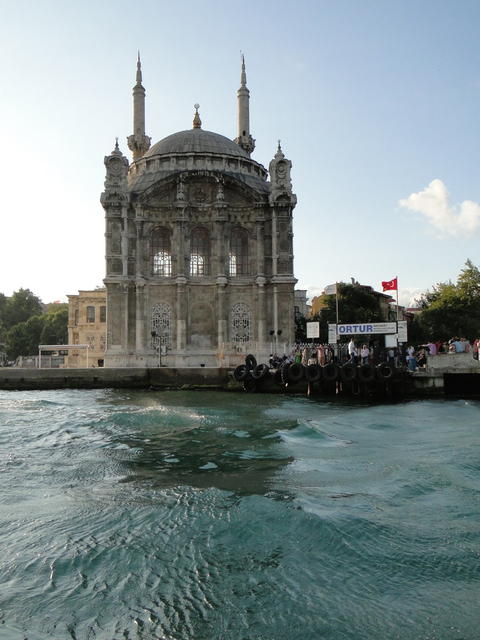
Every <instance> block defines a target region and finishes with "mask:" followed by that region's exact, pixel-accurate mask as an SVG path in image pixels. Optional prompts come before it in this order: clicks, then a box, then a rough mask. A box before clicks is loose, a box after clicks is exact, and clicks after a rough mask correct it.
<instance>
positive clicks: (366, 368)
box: [358, 364, 375, 382]
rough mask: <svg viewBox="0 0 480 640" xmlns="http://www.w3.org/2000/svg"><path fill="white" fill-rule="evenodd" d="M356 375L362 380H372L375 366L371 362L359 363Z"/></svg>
mask: <svg viewBox="0 0 480 640" xmlns="http://www.w3.org/2000/svg"><path fill="white" fill-rule="evenodd" d="M358 377H359V379H360V380H361V381H362V382H372V380H375V368H374V367H373V366H372V365H371V364H362V365H360V367H359V368H358Z"/></svg>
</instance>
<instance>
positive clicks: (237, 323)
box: [230, 302, 251, 342]
mask: <svg viewBox="0 0 480 640" xmlns="http://www.w3.org/2000/svg"><path fill="white" fill-rule="evenodd" d="M250 327H251V314H250V309H249V307H248V305H246V304H244V303H243V302H238V303H237V304H234V305H233V307H232V310H231V324H230V333H231V338H232V342H249V341H250Z"/></svg>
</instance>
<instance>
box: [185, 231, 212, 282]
mask: <svg viewBox="0 0 480 640" xmlns="http://www.w3.org/2000/svg"><path fill="white" fill-rule="evenodd" d="M209 262H210V238H209V235H208V231H207V230H206V229H204V228H203V227H196V228H195V229H193V231H192V236H191V241H190V275H191V276H206V275H208V272H209Z"/></svg>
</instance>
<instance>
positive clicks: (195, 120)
mask: <svg viewBox="0 0 480 640" xmlns="http://www.w3.org/2000/svg"><path fill="white" fill-rule="evenodd" d="M193 106H194V108H195V115H194V116H193V128H194V129H201V128H202V121H201V120H200V115H199V113H198V110H199V109H200V105H199V104H198V102H196V103H195V104H194V105H193Z"/></svg>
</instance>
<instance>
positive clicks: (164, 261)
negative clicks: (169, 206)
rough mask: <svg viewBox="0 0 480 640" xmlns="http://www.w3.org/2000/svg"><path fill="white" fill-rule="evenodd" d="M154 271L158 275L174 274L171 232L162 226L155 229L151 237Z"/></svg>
mask: <svg viewBox="0 0 480 640" xmlns="http://www.w3.org/2000/svg"><path fill="white" fill-rule="evenodd" d="M150 254H151V260H152V273H153V275H156V276H171V275H172V250H171V246H170V232H169V231H168V229H165V228H164V227H161V228H160V229H155V230H154V232H153V233H152V239H151V251H150Z"/></svg>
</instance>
